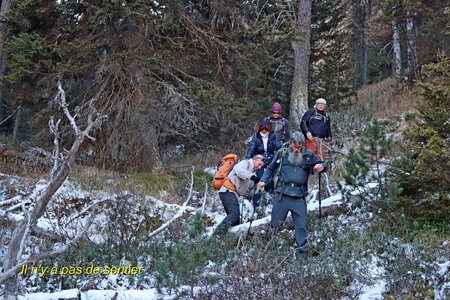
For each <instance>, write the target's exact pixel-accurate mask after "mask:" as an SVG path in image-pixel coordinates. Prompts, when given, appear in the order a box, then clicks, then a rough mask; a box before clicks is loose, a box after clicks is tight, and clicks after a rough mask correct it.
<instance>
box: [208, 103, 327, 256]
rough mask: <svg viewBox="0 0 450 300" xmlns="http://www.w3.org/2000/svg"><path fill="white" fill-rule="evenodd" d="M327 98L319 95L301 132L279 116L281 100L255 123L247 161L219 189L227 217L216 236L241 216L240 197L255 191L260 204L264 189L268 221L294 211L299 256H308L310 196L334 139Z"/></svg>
mask: <svg viewBox="0 0 450 300" xmlns="http://www.w3.org/2000/svg"><path fill="white" fill-rule="evenodd" d="M326 104H327V103H326V100H325V99H323V98H319V99H317V100H316V104H315V105H314V107H313V108H311V109H309V110H308V111H306V112H305V114H304V115H303V117H302V120H301V132H300V131H293V132H291V124H290V122H289V120H287V119H285V118H283V117H282V116H281V104H280V103H278V102H276V103H274V104H273V105H272V114H271V115H270V116H269V117H266V118H263V119H261V120H259V121H258V122H257V124H256V125H255V133H254V134H253V136H252V138H251V140H250V143H249V145H248V150H247V153H246V156H245V159H244V160H242V161H240V162H238V163H237V164H236V165H235V166H234V167H233V169H232V170H231V171H230V173H229V174H228V176H227V177H226V179H225V181H224V182H223V185H222V186H221V187H220V189H219V198H220V200H221V202H222V204H223V206H224V208H225V212H226V213H227V216H226V217H225V218H224V219H223V221H222V222H221V223H220V224H219V225H218V226H217V228H216V230H215V234H223V233H226V232H227V231H228V229H229V228H230V227H232V226H235V225H238V224H239V220H240V209H239V200H238V198H239V196H245V195H248V194H249V193H251V192H252V191H254V190H255V187H256V191H257V192H256V193H254V194H253V196H252V197H253V198H252V201H253V205H254V206H255V207H256V208H258V207H260V205H261V203H260V202H261V191H265V192H268V193H271V194H273V199H274V200H273V208H272V214H271V222H270V225H271V227H272V229H273V230H277V229H278V228H280V226H281V225H282V224H283V223H284V221H285V220H286V217H287V215H288V212H291V215H292V220H293V223H294V228H295V241H296V244H297V247H296V251H295V258H296V259H305V258H307V251H308V245H307V234H308V215H307V206H306V195H307V194H308V186H307V183H308V177H309V175H310V174H311V173H316V174H317V173H321V172H326V171H327V170H328V163H327V162H326V150H327V148H328V146H327V145H328V144H327V143H328V142H329V139H330V138H331V128H330V119H329V117H328V116H327V114H326V113H325V109H326Z"/></svg>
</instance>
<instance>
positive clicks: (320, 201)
mask: <svg viewBox="0 0 450 300" xmlns="http://www.w3.org/2000/svg"><path fill="white" fill-rule="evenodd" d="M321 178H322V176H321V174H320V173H319V227H321V225H322V195H321V193H320V190H321V180H320V179H321Z"/></svg>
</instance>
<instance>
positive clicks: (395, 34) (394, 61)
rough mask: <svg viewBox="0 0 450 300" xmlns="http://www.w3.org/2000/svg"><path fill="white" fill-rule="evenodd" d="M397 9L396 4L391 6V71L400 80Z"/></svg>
mask: <svg viewBox="0 0 450 300" xmlns="http://www.w3.org/2000/svg"><path fill="white" fill-rule="evenodd" d="M397 10H398V6H397V5H394V6H393V7H392V23H391V28H392V49H393V54H394V56H393V58H392V73H393V75H394V77H395V79H397V80H400V77H401V75H402V56H401V48H400V26H399V22H398V20H397Z"/></svg>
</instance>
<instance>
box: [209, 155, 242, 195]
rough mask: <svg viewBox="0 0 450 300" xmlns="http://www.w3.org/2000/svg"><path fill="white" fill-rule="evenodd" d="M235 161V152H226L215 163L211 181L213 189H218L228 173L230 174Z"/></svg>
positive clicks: (236, 160)
mask: <svg viewBox="0 0 450 300" xmlns="http://www.w3.org/2000/svg"><path fill="white" fill-rule="evenodd" d="M237 162H238V156H237V155H236V154H227V155H225V156H224V157H222V159H221V160H220V162H219V164H218V165H217V170H216V173H214V179H213V182H212V184H213V187H214V189H216V190H219V189H220V187H221V186H222V185H223V183H224V181H225V179H226V178H227V176H228V174H230V172H231V170H232V169H233V167H234V165H235V164H236V163H237Z"/></svg>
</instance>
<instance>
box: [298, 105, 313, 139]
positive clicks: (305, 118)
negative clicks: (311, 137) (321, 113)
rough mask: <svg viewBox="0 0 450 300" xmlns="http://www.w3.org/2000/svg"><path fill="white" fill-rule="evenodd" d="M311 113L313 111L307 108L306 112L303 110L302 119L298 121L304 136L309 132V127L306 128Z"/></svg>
mask: <svg viewBox="0 0 450 300" xmlns="http://www.w3.org/2000/svg"><path fill="white" fill-rule="evenodd" d="M312 113H313V111H312V110H308V111H307V112H305V114H304V115H303V118H302V121H301V122H300V128H301V130H302V132H303V134H304V135H305V136H306V134H307V133H308V132H309V128H308V125H309V124H308V123H309V118H311V115H312Z"/></svg>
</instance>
